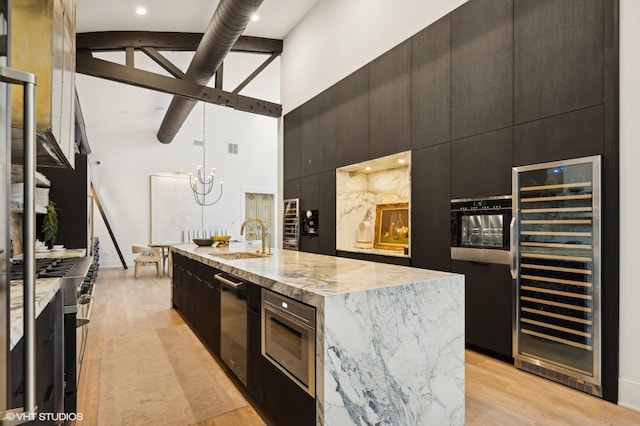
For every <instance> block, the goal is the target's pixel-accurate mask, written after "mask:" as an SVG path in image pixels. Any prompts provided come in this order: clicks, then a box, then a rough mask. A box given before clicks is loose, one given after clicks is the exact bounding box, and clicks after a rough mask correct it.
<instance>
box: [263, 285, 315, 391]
mask: <svg viewBox="0 0 640 426" xmlns="http://www.w3.org/2000/svg"><path fill="white" fill-rule="evenodd" d="M315 327H316V310H315V308H314V307H312V306H308V305H305V304H304V303H300V302H298V301H296V300H293V299H291V298H289V297H286V296H283V295H281V294H278V293H275V292H273V291H270V290H267V289H264V288H263V289H262V355H263V356H264V357H265V358H266V359H267V360H269V361H270V362H271V363H272V364H273V365H274V366H275V367H277V368H278V369H279V370H280V371H282V372H283V373H284V374H285V375H287V376H288V377H289V378H290V379H291V380H293V382H295V383H296V384H297V385H298V386H300V387H301V388H302V389H304V391H305V392H307V393H308V394H309V395H310V396H311V397H314V398H315V392H316V383H315V381H316V368H315V365H316V364H315V362H316V350H315V348H316V330H315Z"/></svg>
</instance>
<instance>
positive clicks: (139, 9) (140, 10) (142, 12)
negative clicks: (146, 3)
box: [136, 6, 147, 15]
mask: <svg viewBox="0 0 640 426" xmlns="http://www.w3.org/2000/svg"><path fill="white" fill-rule="evenodd" d="M136 13H137V14H138V15H146V14H147V9H145V8H144V7H142V6H138V7H137V8H136Z"/></svg>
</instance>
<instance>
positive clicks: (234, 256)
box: [211, 251, 269, 260]
mask: <svg viewBox="0 0 640 426" xmlns="http://www.w3.org/2000/svg"><path fill="white" fill-rule="evenodd" d="M211 256H213V257H219V258H221V259H227V260H238V259H255V258H257V257H267V256H269V255H268V254H263V253H252V252H249V251H238V252H234V253H211Z"/></svg>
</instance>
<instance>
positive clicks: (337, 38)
mask: <svg viewBox="0 0 640 426" xmlns="http://www.w3.org/2000/svg"><path fill="white" fill-rule="evenodd" d="M463 3H465V0H457V1H452V2H443V1H438V0H422V1H421V0H403V1H399V2H394V3H393V4H392V5H390V3H389V2H386V1H382V0H372V1H366V0H351V1H349V2H344V1H340V0H323V1H321V2H319V3H318V5H317V6H316V7H315V8H314V9H313V10H312V11H311V12H310V13H309V15H307V16H306V17H305V19H304V20H303V21H302V22H301V23H300V24H299V25H298V26H297V27H296V28H295V29H294V30H293V31H292V32H291V33H290V34H289V35H288V36H287V38H286V39H285V41H284V53H283V56H282V82H283V83H282V104H283V109H284V110H285V112H287V111H291V110H292V109H294V108H296V107H297V106H299V105H301V104H302V103H304V102H305V101H307V100H309V99H311V98H312V97H313V96H315V95H317V94H318V93H320V92H321V91H323V90H324V89H326V88H328V87H330V86H331V85H333V84H334V83H336V82H338V81H339V80H341V79H342V78H344V77H346V76H347V75H349V74H350V73H352V72H353V71H355V70H357V69H358V68H360V67H361V66H363V65H365V64H366V63H368V62H370V61H371V60H372V59H375V58H376V57H377V56H379V55H380V54H382V53H384V52H386V51H387V50H389V49H390V48H392V47H393V46H395V45H397V44H399V43H400V42H402V41H404V40H405V39H407V38H408V37H410V36H412V35H413V34H415V33H416V32H418V31H419V30H421V29H422V28H425V27H426V26H428V25H429V24H430V23H432V22H434V21H435V20H437V19H438V18H440V17H442V16H444V15H445V14H446V13H448V12H450V11H451V10H453V9H455V8H456V7H458V6H460V5H461V4H463ZM620 21H621V23H620V38H621V43H620V180H621V184H620V198H621V206H620V225H621V235H620V237H621V243H620V251H621V253H620V255H621V259H620V299H621V302H620V387H619V402H620V404H621V405H625V406H628V407H630V408H633V409H635V410H638V411H640V362H638V360H639V359H640V338H638V336H639V332H640V329H639V326H638V324H640V310H638V309H637V303H638V301H639V300H640V285H638V284H637V282H638V271H637V268H636V267H634V262H635V263H637V258H638V249H637V247H638V241H640V228H639V227H638V226H637V225H636V222H637V217H636V216H637V212H638V210H640V198H639V197H638V188H639V187H640V167H638V162H639V161H640V145H639V144H638V142H637V141H636V139H637V137H638V136H637V135H639V134H640V121H639V120H638V116H640V83H639V82H638V76H639V75H640V56H639V55H638V54H637V42H638V40H640V28H639V27H638V25H637V23H638V22H640V2H638V1H637V0H620ZM329 28H330V30H329ZM280 143H282V138H280ZM280 149H281V148H280ZM280 158H281V157H280ZM605 258H606V257H605ZM605 285H606V283H605Z"/></svg>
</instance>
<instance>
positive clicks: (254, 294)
mask: <svg viewBox="0 0 640 426" xmlns="http://www.w3.org/2000/svg"><path fill="white" fill-rule="evenodd" d="M261 290H262V288H261V287H260V286H258V285H255V284H253V283H247V390H248V391H249V393H250V394H251V396H253V397H254V398H255V399H256V401H257V402H258V404H260V405H262V404H263V402H264V372H263V366H262V363H263V361H264V359H263V358H262V329H261V324H262V323H261V313H260V308H261V303H262V301H261V294H262V292H261Z"/></svg>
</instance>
